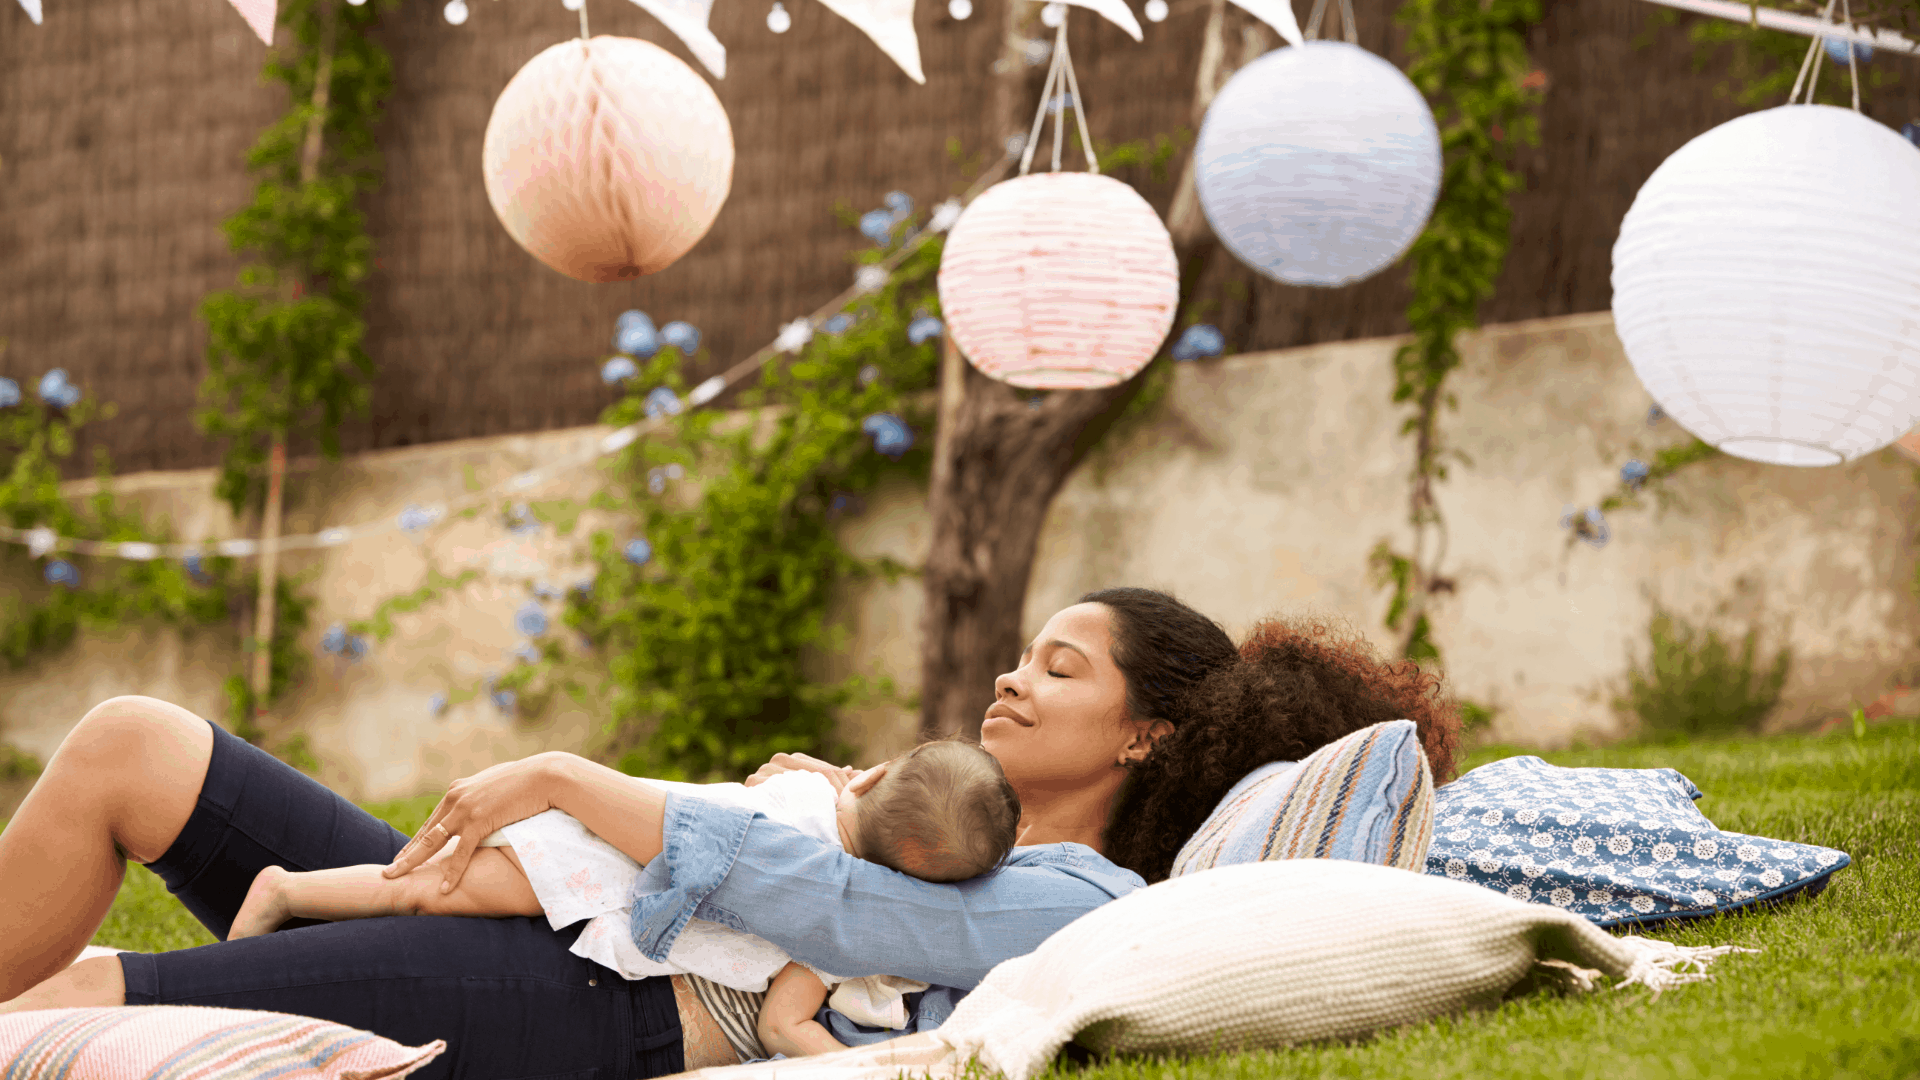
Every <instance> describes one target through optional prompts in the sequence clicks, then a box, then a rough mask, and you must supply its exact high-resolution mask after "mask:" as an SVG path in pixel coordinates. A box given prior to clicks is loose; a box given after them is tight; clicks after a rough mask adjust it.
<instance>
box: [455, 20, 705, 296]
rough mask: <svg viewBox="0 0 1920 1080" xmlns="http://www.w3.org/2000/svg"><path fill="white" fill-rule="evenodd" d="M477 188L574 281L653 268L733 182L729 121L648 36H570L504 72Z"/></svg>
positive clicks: (660, 266)
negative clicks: (506, 77)
mask: <svg viewBox="0 0 1920 1080" xmlns="http://www.w3.org/2000/svg"><path fill="white" fill-rule="evenodd" d="M480 158H481V164H482V166H483V168H484V171H485V174H486V183H487V198H488V200H490V201H491V202H492V203H493V212H494V213H495V214H498V215H499V216H500V224H502V225H504V226H506V229H507V234H508V235H509V236H512V237H513V238H514V240H515V241H517V242H518V243H519V244H520V246H521V247H523V248H526V249H527V251H528V253H529V254H531V255H533V257H534V258H536V259H539V260H540V261H541V262H543V263H546V264H547V265H548V266H551V267H553V268H554V269H555V270H558V271H560V272H561V273H563V274H565V275H567V276H568V277H572V278H578V279H580V280H581V281H624V280H626V279H629V278H636V277H640V276H642V275H644V274H652V273H656V272H658V271H661V270H664V269H666V268H667V267H669V266H671V265H673V263H674V261H675V260H676V259H678V258H680V256H682V255H685V254H686V253H687V251H688V250H689V249H691V248H692V247H693V245H694V244H696V243H698V242H699V241H700V238H701V237H703V236H705V235H706V234H707V229H708V228H710V227H711V226H712V225H713V219H714V218H715V217H716V216H718V215H719V213H720V205H721V204H722V203H724V202H726V201H727V191H728V189H730V188H731V187H732V186H733V128H732V126H731V125H730V124H728V123H727V113H726V110H725V109H722V108H721V107H720V99H719V98H718V97H716V96H715V95H714V92H713V88H712V87H710V86H708V85H707V82H706V80H705V79H702V78H701V77H700V76H699V75H696V74H695V73H694V71H693V69H692V68H690V67H688V66H687V65H686V64H684V63H682V62H681V61H680V60H679V58H677V57H675V56H674V55H673V54H672V53H669V52H667V51H666V50H665V49H662V48H661V47H659V46H658V45H655V44H653V43H652V42H647V41H639V40H637V39H634V38H621V37H606V36H602V37H596V38H593V39H592V40H591V41H587V40H582V39H579V38H575V39H573V40H572V41H565V42H562V43H560V44H558V45H555V46H553V47H552V48H550V49H548V50H546V51H545V52H543V53H541V54H540V55H538V56H536V57H534V58H533V59H532V60H529V61H527V65H526V66H525V67H523V68H521V69H520V71H519V73H518V74H516V75H514V77H513V79H512V80H511V81H509V82H508V83H507V88H506V89H505V90H502V91H501V92H500V98H499V100H498V101H495V102H494V104H493V116H492V117H491V118H489V119H488V120H487V135H486V141H485V143H484V144H483V145H482V147H481V150H480Z"/></svg>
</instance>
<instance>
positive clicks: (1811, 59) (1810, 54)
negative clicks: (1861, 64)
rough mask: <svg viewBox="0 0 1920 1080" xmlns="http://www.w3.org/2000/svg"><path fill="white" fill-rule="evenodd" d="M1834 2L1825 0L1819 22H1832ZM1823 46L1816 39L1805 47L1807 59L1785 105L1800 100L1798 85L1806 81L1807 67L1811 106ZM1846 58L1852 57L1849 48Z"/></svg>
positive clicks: (1794, 81) (1808, 102) (1808, 97)
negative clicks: (1810, 77)
mask: <svg viewBox="0 0 1920 1080" xmlns="http://www.w3.org/2000/svg"><path fill="white" fill-rule="evenodd" d="M1834 2H1835V0H1827V10H1825V11H1823V12H1821V13H1820V18H1821V21H1823V22H1832V21H1833V5H1834ZM1825 44H1826V39H1825V38H1821V37H1816V38H1814V39H1813V43H1812V44H1810V45H1808V46H1807V58H1806V59H1805V60H1802V61H1800V74H1799V75H1797V76H1795V77H1794V80H1793V89H1792V90H1791V91H1789V92H1788V94H1787V104H1789V105H1792V104H1794V103H1796V102H1798V101H1799V100H1800V84H1801V83H1802V82H1806V81H1807V69H1808V67H1809V66H1811V67H1812V69H1813V80H1812V82H1811V83H1809V84H1808V86H1807V104H1809V105H1811V104H1813V90H1814V87H1816V86H1818V85H1820V56H1821V54H1822V53H1824V52H1826V48H1825ZM1847 56H1848V57H1849V58H1851V57H1852V56H1853V52H1852V50H1851V47H1849V50H1848V52H1847Z"/></svg>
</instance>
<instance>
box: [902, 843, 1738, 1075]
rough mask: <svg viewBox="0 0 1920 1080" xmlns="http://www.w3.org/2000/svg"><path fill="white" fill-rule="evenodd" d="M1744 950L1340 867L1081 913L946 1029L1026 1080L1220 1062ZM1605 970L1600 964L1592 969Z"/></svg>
mask: <svg viewBox="0 0 1920 1080" xmlns="http://www.w3.org/2000/svg"><path fill="white" fill-rule="evenodd" d="M1727 951H1730V950H1728V949H1726V948H1724V947H1722V948H1719V949H1692V950H1688V949H1682V948H1680V947H1679V946H1674V945H1670V944H1668V943H1666V942H1657V941H1648V940H1647V939H1644V938H1624V939H1623V938H1615V937H1613V936H1611V935H1609V934H1607V933H1606V932H1605V931H1603V930H1600V929H1598V928H1596V927H1595V926H1594V925H1593V924H1592V923H1590V922H1588V921H1587V920H1585V919H1583V918H1581V917H1580V916H1578V915H1572V914H1569V913H1567V912H1564V911H1561V910H1559V909H1557V908H1552V907H1546V906H1543V905H1540V904H1528V903H1523V902H1521V901H1518V900H1511V899H1508V898H1507V897H1505V896H1501V895H1499V894H1498V893H1494V892H1489V891H1488V890H1486V889H1484V888H1481V887H1479V886H1477V885H1471V884H1468V883H1466V882H1459V881H1451V880H1448V879H1446V878H1440V877H1434V876H1431V875H1427V874H1419V873H1411V872H1408V871H1406V870H1398V869H1394V868H1392V867H1384V866H1375V865H1372V864H1368V863H1358V862H1348V861H1339V860H1331V859H1298V860H1286V861H1274V862H1259V863H1246V864H1238V865H1233V866H1223V867H1218V868H1216V869H1213V870H1207V871H1203V872H1201V873H1197V874H1191V875H1188V876H1186V877H1180V878H1174V879H1171V880H1169V881H1165V882H1162V883H1160V884H1158V885H1154V886H1152V887H1151V888H1147V889H1142V890H1140V891H1139V892H1136V893H1133V894H1131V895H1128V896H1125V897H1122V898H1121V899H1119V900H1115V901H1113V902H1112V903H1110V904H1106V905H1104V906H1102V907H1099V908H1097V909H1095V910H1093V911H1091V912H1088V913H1087V914H1086V915H1083V916H1081V917H1080V918H1079V919H1077V920H1075V921H1074V922H1073V923H1071V924H1070V925H1068V926H1066V927H1065V928H1063V929H1061V930H1060V931H1059V932H1058V933H1056V934H1054V935H1053V936H1052V937H1050V938H1048V939H1047V940H1046V941H1045V942H1044V943H1042V944H1041V946H1040V948H1039V949H1037V950H1035V951H1034V952H1032V953H1029V954H1028V955H1026V956H1021V957H1016V958H1015V959H1012V960H1008V961H1006V962H1005V963H1003V964H1000V965H999V966H998V967H995V968H994V969H993V971H991V972H990V973H988V975H987V978H986V981H985V982H983V983H981V984H980V987H979V988H978V989H976V990H974V991H973V992H972V993H971V994H969V995H967V997H966V999H965V1000H963V1001H962V1002H961V1003H960V1006H959V1007H958V1008H957V1009H955V1010H954V1014H953V1016H952V1017H951V1018H950V1019H948V1021H947V1022H946V1023H945V1024H943V1025H941V1027H940V1028H939V1030H938V1031H936V1032H935V1033H934V1034H935V1035H936V1036H938V1037H939V1039H940V1040H941V1041H942V1042H945V1043H947V1044H948V1045H950V1046H953V1047H954V1048H956V1049H957V1050H958V1051H959V1056H960V1057H962V1058H964V1057H967V1056H969V1055H977V1056H978V1057H979V1059H980V1062H981V1063H982V1064H983V1065H986V1066H987V1067H989V1068H992V1069H998V1070H1000V1071H1001V1072H1004V1073H1005V1074H1006V1075H1007V1076H1008V1077H1009V1078H1010V1080H1027V1078H1028V1077H1031V1076H1033V1075H1035V1074H1037V1073H1040V1072H1044V1071H1045V1070H1046V1068H1047V1066H1048V1064H1049V1063H1050V1062H1051V1061H1052V1060H1053V1057H1054V1055H1055V1054H1056V1053H1057V1052H1058V1051H1059V1049H1060V1047H1061V1046H1062V1045H1063V1044H1065V1043H1066V1042H1067V1041H1069V1040H1073V1041H1076V1042H1078V1043H1079V1044H1080V1045H1082V1046H1085V1047H1087V1048H1088V1049H1091V1050H1095V1051H1148V1052H1185V1053H1211V1052H1214V1051H1216V1050H1234V1049H1243V1048H1254V1047H1278V1046H1287V1045H1290V1044H1293V1043H1301V1042H1308V1041H1312V1040H1316V1039H1328V1038H1339V1037H1344V1036H1353V1035H1361V1034H1365V1033H1367V1032H1372V1031H1377V1030H1380V1029H1382V1028H1389V1027H1395V1026H1398V1025H1401V1024H1409V1023H1414V1022H1417V1021H1421V1020H1425V1019H1427V1018H1429V1017H1433V1016H1437V1015H1440V1014H1443V1013H1449V1012H1455V1011H1458V1010H1461V1009H1469V1008H1475V1007H1480V1006H1489V1005H1494V1004H1497V1003H1498V1002H1499V1001H1500V999H1501V998H1502V997H1503V996H1504V995H1505V994H1506V993H1507V992H1508V991H1509V990H1510V989H1512V988H1513V987H1514V985H1515V984H1516V983H1518V982H1520V981H1521V979H1523V978H1525V977H1527V976H1528V975H1529V974H1530V973H1532V972H1533V971H1534V970H1535V962H1536V961H1540V960H1545V961H1553V962H1555V965H1556V966H1555V969H1554V970H1552V972H1551V974H1552V976H1553V977H1554V978H1555V979H1556V980H1557V981H1563V982H1565V983H1570V984H1572V985H1573V986H1574V987H1575V988H1578V989H1590V988H1591V987H1592V986H1593V978H1594V977H1595V976H1598V975H1601V974H1606V975H1611V976H1613V977H1615V978H1620V979H1625V980H1626V981H1627V982H1629V983H1632V982H1640V983H1645V984H1647V985H1649V986H1651V987H1653V988H1654V989H1655V990H1656V991H1658V990H1659V989H1661V988H1663V987H1664V986H1667V985H1671V984H1673V983H1676V982H1688V981H1692V980H1694V979H1698V978H1704V976H1703V975H1700V974H1681V973H1678V972H1676V971H1674V970H1673V967H1674V965H1675V964H1676V963H1680V962H1692V963H1694V964H1695V966H1696V967H1697V966H1698V962H1699V961H1700V960H1703V959H1705V958H1706V957H1708V956H1713V955H1718V954H1719V953H1722V952H1727ZM1590 969H1598V970H1590Z"/></svg>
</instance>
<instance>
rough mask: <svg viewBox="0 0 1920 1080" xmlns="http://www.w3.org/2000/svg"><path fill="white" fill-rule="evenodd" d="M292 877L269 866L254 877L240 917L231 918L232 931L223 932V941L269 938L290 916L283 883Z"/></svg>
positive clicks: (285, 884)
mask: <svg viewBox="0 0 1920 1080" xmlns="http://www.w3.org/2000/svg"><path fill="white" fill-rule="evenodd" d="M292 876H293V875H292V874H291V873H289V872H288V871H286V870H284V869H282V868H281V867H278V866H269V867H267V868H266V869H265V870H262V871H260V872H259V873H258V874H255V875H254V878H253V887H252V888H249V889H248V890H247V899H246V901H245V902H244V903H242V904H241V905H240V913H239V914H238V915H235V916H234V917H233V929H232V930H229V931H227V940H228V941H237V940H239V939H240V938H247V937H259V936H261V935H262V934H271V933H273V932H274V931H275V930H278V929H279V928H280V924H281V923H283V922H286V921H287V920H288V919H290V918H292V917H293V912H292V911H290V910H288V907H287V879H288V878H290V877H292Z"/></svg>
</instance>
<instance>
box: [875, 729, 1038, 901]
mask: <svg viewBox="0 0 1920 1080" xmlns="http://www.w3.org/2000/svg"><path fill="white" fill-rule="evenodd" d="M842 805H843V806H845V805H846V804H845V803H844V802H843V804H842ZM850 818H851V820H849V821H848V822H847V825H848V829H847V831H848V834H849V836H848V838H849V839H850V840H851V841H852V844H851V846H850V847H849V851H851V852H852V853H854V854H857V855H858V856H860V857H861V858H863V859H866V860H868V861H870V862H877V863H879V864H880V865H882V866H886V867H890V868H892V869H894V870H898V871H900V872H901V873H903V874H911V875H913V876H914V877H917V878H919V879H921V880H922V881H965V880H966V879H968V878H970V877H976V876H978V875H980V874H984V873H986V872H987V871H988V870H991V869H993V868H994V867H995V866H997V865H999V863H1000V860H1001V859H1004V858H1006V855H1007V852H1009V851H1011V850H1013V841H1014V836H1015V834H1016V832H1017V830H1018V828H1019V825H1020V798H1019V796H1017V795H1015V794H1014V793H1013V786H1012V785H1010V784H1008V783H1007V777H1006V774H1005V773H1003V772H1001V771H1000V763H999V762H998V761H996V760H994V757H993V755H992V754H989V753H987V752H986V751H985V750H982V749H981V748H980V747H979V746H977V745H975V744H973V743H970V742H962V741H959V740H956V739H948V740H944V741H941V742H930V743H922V744H921V745H919V746H917V747H915V748H914V749H913V750H911V751H909V752H908V753H905V754H902V755H901V756H900V757H897V758H895V759H893V760H892V761H889V762H888V763H887V771H886V773H885V774H884V775H883V776H881V777H880V779H879V781H878V782H876V783H875V784H874V785H873V787H871V788H869V789H867V791H866V793H865V794H863V795H861V796H859V797H858V798H857V799H854V800H852V805H851V808H850Z"/></svg>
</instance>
